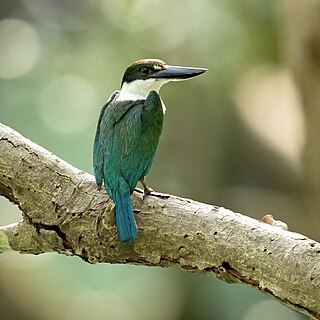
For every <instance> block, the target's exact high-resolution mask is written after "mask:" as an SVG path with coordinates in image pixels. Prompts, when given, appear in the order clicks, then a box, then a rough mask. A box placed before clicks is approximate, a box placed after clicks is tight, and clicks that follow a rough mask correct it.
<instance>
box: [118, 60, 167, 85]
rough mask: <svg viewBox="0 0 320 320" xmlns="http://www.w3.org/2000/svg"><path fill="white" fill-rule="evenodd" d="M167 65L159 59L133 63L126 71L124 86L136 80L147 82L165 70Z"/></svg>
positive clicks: (123, 79) (123, 80)
mask: <svg viewBox="0 0 320 320" xmlns="http://www.w3.org/2000/svg"><path fill="white" fill-rule="evenodd" d="M166 65H167V64H166V63H165V62H164V61H162V60H159V59H143V60H138V61H136V62H134V63H132V64H131V65H130V66H129V67H128V68H127V69H126V71H125V73H124V75H123V78H122V82H121V87H122V85H123V84H124V83H125V82H126V83H129V82H132V81H134V80H145V79H149V78H152V75H154V74H155V73H157V72H158V71H160V70H163V69H165V67H166Z"/></svg>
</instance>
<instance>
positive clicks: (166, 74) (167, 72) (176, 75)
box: [153, 66, 208, 80]
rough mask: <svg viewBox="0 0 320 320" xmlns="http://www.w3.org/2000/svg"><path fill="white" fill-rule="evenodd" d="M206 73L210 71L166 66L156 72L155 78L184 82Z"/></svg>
mask: <svg viewBox="0 0 320 320" xmlns="http://www.w3.org/2000/svg"><path fill="white" fill-rule="evenodd" d="M206 71H208V69H205V68H191V67H178V66H166V67H165V69H163V70H160V71H158V72H156V73H155V74H154V75H153V77H154V78H156V79H168V80H184V79H189V78H192V77H196V76H199V75H200V74H202V73H204V72H206Z"/></svg>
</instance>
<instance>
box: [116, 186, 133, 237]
mask: <svg viewBox="0 0 320 320" xmlns="http://www.w3.org/2000/svg"><path fill="white" fill-rule="evenodd" d="M113 199H114V202H115V204H116V223H117V227H118V234H119V239H120V241H121V242H131V241H133V240H136V239H137V237H138V228H137V224H136V221H135V219H134V216H133V212H132V206H131V199H130V193H129V192H127V193H121V192H119V191H117V192H115V194H114V195H113Z"/></svg>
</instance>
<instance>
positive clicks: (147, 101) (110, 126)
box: [93, 59, 208, 242]
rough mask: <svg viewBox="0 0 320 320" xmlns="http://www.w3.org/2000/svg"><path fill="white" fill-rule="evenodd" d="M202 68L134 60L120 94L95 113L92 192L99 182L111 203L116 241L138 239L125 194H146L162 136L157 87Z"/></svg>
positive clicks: (130, 205) (160, 103)
mask: <svg viewBox="0 0 320 320" xmlns="http://www.w3.org/2000/svg"><path fill="white" fill-rule="evenodd" d="M207 70H208V69H205V68H191V67H180V66H171V65H168V64H166V63H165V62H164V61H162V60H159V59H143V60H138V61H136V62H134V63H132V64H131V65H129V67H128V68H127V69H126V71H125V73H124V75H123V78H122V82H121V89H120V90H116V91H115V92H113V93H112V94H111V96H110V98H109V99H108V100H107V102H106V104H105V105H104V106H103V107H102V110H101V112H100V116H99V120H98V125H97V130H96V135H95V139H94V146H93V168H94V175H95V179H96V183H97V185H98V189H99V190H100V189H101V186H102V183H104V187H105V189H106V191H107V193H108V195H109V196H110V198H111V199H112V200H113V202H114V203H115V214H116V224H117V228H118V236H119V240H120V241H121V242H132V241H134V240H136V239H137V237H138V228H137V224H136V221H135V218H134V215H133V210H132V204H131V194H132V192H133V190H134V188H135V187H136V185H137V183H138V182H139V181H140V182H141V184H142V186H143V189H144V196H146V195H147V194H149V193H150V192H152V191H153V190H152V189H151V188H149V187H148V186H147V184H146V182H145V176H146V175H147V173H148V172H149V170H150V167H151V165H152V162H153V160H154V158H155V154H156V151H157V147H158V143H159V138H160V135H161V132H162V126H163V118H164V113H165V110H166V108H165V105H164V104H163V102H162V100H161V98H160V96H159V90H160V88H161V87H162V86H163V85H164V84H166V83H168V82H170V81H179V80H185V79H189V78H192V77H195V76H198V75H200V74H202V73H204V72H206V71H207Z"/></svg>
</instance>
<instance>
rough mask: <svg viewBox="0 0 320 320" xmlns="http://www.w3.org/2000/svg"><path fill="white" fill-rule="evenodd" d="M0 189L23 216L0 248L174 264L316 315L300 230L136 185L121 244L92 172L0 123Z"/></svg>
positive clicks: (310, 247)
mask: <svg viewBox="0 0 320 320" xmlns="http://www.w3.org/2000/svg"><path fill="white" fill-rule="evenodd" d="M0 194H1V195H2V196H5V197H6V198H7V199H9V200H10V201H11V202H12V203H14V204H17V205H18V206H19V208H20V209H21V211H22V214H23V220H22V221H21V222H19V223H17V224H14V225H9V226H5V227H2V228H1V229H0V247H1V251H2V252H4V251H7V250H16V251H20V252H22V253H29V254H40V253H45V252H58V253H61V254H65V255H76V256H79V257H80V258H82V259H83V260H85V261H87V262H89V263H98V262H108V263H133V264H141V265H150V266H161V267H167V266H174V267H178V268H181V269H183V270H186V271H191V272H199V273H205V274H210V275H215V276H217V277H218V278H220V279H222V280H224V281H226V282H229V283H233V282H241V283H243V284H247V285H250V286H252V287H255V288H256V289H258V290H260V291H263V292H265V293H267V294H270V295H272V296H273V297H274V298H276V299H277V300H279V301H280V302H282V303H284V304H285V305H287V306H289V307H291V308H293V309H295V310H297V311H300V312H302V313H304V314H306V315H308V316H310V317H312V318H315V319H319V318H320V304H319V301H320V244H319V243H317V242H315V241H313V240H310V239H308V238H306V237H305V236H303V235H300V234H297V233H292V232H289V231H285V230H282V229H280V228H277V227H274V226H270V225H268V224H264V223H262V222H259V221H257V220H254V219H251V218H249V217H246V216H244V215H241V214H239V213H234V212H232V211H230V210H227V209H224V208H221V207H216V206H211V205H207V204H203V203H199V202H195V201H192V200H189V199H182V198H178V197H175V196H171V195H166V194H157V193H155V194H153V195H150V196H147V197H146V199H145V200H142V193H141V191H140V190H137V191H136V192H134V194H133V196H132V200H133V206H134V208H135V213H136V220H137V224H138V226H139V238H138V240H137V241H135V242H134V243H131V244H121V243H119V241H118V238H117V230H116V227H115V219H114V213H113V204H112V201H111V200H110V199H109V198H108V196H107V194H106V193H105V192H103V191H98V190H97V187H96V185H95V182H94V179H93V177H92V176H91V175H89V174H87V173H85V172H83V171H80V170H78V169H76V168H74V167H73V166H71V165H70V164H68V163H66V162H64V161H63V160H61V159H59V158H57V157H56V156H55V155H53V154H52V153H50V152H48V151H47V150H45V149H43V148H42V147H40V146H38V145H36V144H34V143H32V142H31V141H29V140H28V139H26V138H24V137H22V136H21V135H20V134H18V133H17V132H15V131H14V130H12V129H10V128H8V127H6V126H4V125H1V124H0Z"/></svg>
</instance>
